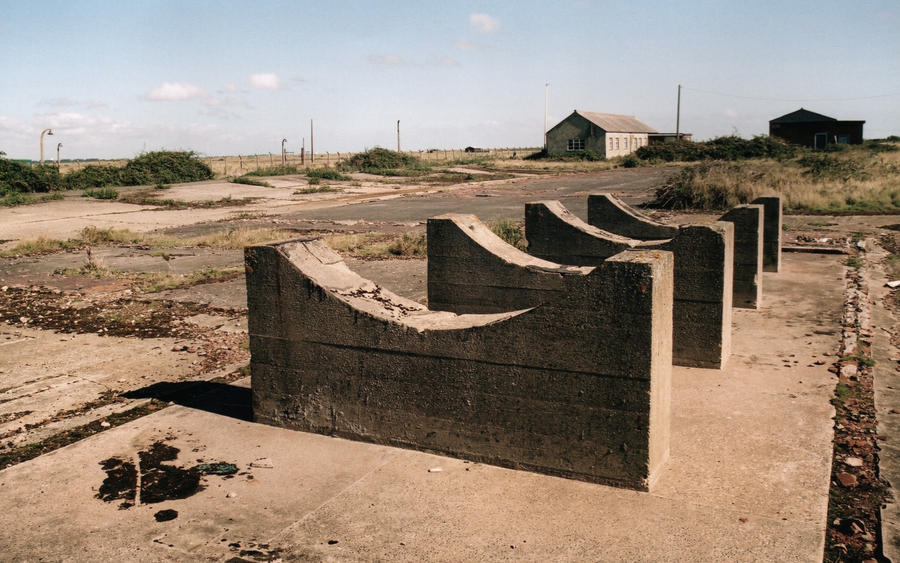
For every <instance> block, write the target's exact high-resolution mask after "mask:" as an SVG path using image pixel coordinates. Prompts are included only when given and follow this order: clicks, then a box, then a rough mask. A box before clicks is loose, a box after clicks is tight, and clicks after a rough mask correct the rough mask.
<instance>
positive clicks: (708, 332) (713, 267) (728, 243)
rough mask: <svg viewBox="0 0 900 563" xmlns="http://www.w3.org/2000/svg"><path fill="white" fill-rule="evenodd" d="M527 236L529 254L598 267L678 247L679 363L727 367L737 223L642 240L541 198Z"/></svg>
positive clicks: (531, 212) (531, 208) (528, 220)
mask: <svg viewBox="0 0 900 563" xmlns="http://www.w3.org/2000/svg"><path fill="white" fill-rule="evenodd" d="M525 237H526V239H528V251H529V253H532V254H534V255H536V256H538V257H539V258H543V259H546V260H552V261H554V262H558V263H561V264H575V265H584V266H596V265H599V264H602V263H603V261H604V260H606V259H608V258H609V257H610V256H612V255H614V254H616V253H618V252H622V251H625V250H639V249H640V250H650V249H658V250H666V251H671V252H673V253H674V258H675V264H674V280H675V286H674V308H673V335H672V340H673V346H674V352H673V362H674V363H675V365H679V366H688V367H702V368H711V369H723V368H724V366H725V363H726V362H727V361H728V358H729V356H730V355H731V314H732V313H731V308H732V299H733V289H732V283H733V282H732V278H733V254H734V225H733V224H732V223H730V222H717V223H716V224H714V225H683V226H681V227H678V228H677V229H676V234H675V236H674V237H672V238H671V239H663V240H652V241H640V240H637V239H630V238H626V237H622V236H619V235H616V234H612V233H609V232H607V231H604V230H601V229H599V228H597V227H595V226H592V225H589V224H587V223H585V222H584V221H582V220H581V219H579V218H578V217H577V216H575V215H574V214H573V213H571V212H570V211H569V210H568V209H566V208H565V206H563V205H562V203H560V202H559V201H536V202H529V203H526V204H525ZM438 242H439V241H436V242H435V244H437V243H438ZM448 254H449V253H448ZM454 265H456V264H454ZM479 274H480V272H474V275H475V276H476V277H477V276H478V275H479Z"/></svg>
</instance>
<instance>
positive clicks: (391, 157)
mask: <svg viewBox="0 0 900 563" xmlns="http://www.w3.org/2000/svg"><path fill="white" fill-rule="evenodd" d="M340 167H341V168H342V169H343V170H358V171H359V172H367V173H369V174H383V175H390V176H414V175H418V174H423V173H425V172H426V171H427V170H428V166H427V165H425V164H424V163H423V162H422V161H421V160H419V159H418V158H417V157H415V156H412V155H408V154H403V153H400V152H396V151H392V150H388V149H383V148H380V147H375V148H374V149H369V150H367V151H366V152H362V153H358V154H355V155H353V156H351V157H350V158H349V159H348V160H346V161H344V162H342V163H341V164H340Z"/></svg>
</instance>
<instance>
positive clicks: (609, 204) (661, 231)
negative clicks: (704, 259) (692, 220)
mask: <svg viewBox="0 0 900 563" xmlns="http://www.w3.org/2000/svg"><path fill="white" fill-rule="evenodd" d="M587 222H588V224H590V225H593V226H594V227H597V228H598V229H603V230H604V231H608V232H611V233H615V234H617V235H620V236H623V237H629V238H633V239H638V240H659V239H664V238H672V237H674V236H675V235H676V234H678V227H673V226H672V225H665V224H663V223H660V222H658V221H654V220H653V219H650V218H649V217H647V216H646V215H644V214H642V213H639V212H637V211H636V210H634V209H632V208H631V206H629V205H627V204H625V203H624V202H623V201H622V200H620V199H619V198H617V197H615V196H613V195H610V194H591V195H589V196H588V220H587Z"/></svg>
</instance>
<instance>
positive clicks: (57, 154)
mask: <svg viewBox="0 0 900 563" xmlns="http://www.w3.org/2000/svg"><path fill="white" fill-rule="evenodd" d="M61 148H62V143H56V171H57V172H59V149H61Z"/></svg>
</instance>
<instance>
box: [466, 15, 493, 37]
mask: <svg viewBox="0 0 900 563" xmlns="http://www.w3.org/2000/svg"><path fill="white" fill-rule="evenodd" d="M469 24H470V25H471V26H472V28H473V29H474V30H475V31H477V32H479V33H493V32H495V31H497V30H498V29H500V22H499V21H498V20H497V19H496V18H493V17H491V16H489V15H488V14H469Z"/></svg>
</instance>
